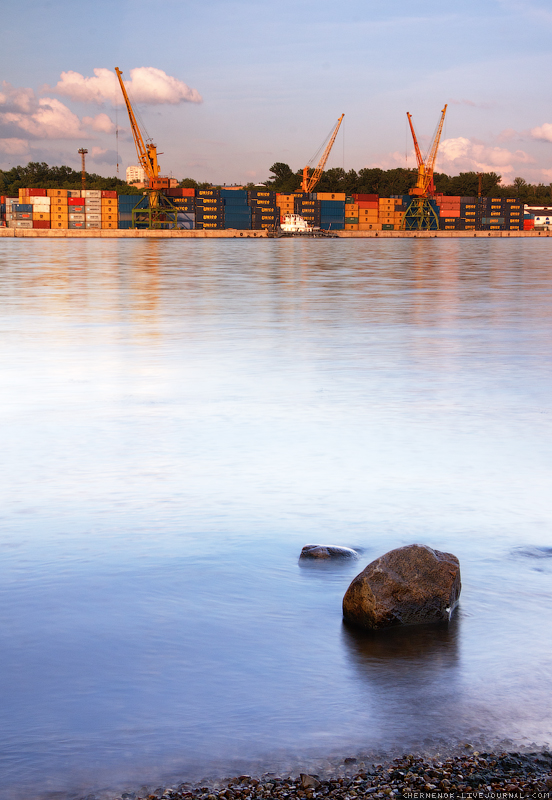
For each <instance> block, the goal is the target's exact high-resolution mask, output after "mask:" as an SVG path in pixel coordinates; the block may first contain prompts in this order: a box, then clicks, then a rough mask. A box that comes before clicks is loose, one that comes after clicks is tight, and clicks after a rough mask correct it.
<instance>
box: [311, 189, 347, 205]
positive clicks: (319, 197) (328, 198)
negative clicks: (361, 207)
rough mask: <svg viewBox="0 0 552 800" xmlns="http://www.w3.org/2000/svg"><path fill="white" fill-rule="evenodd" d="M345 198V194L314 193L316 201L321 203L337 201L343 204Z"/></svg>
mask: <svg viewBox="0 0 552 800" xmlns="http://www.w3.org/2000/svg"><path fill="white" fill-rule="evenodd" d="M346 197H347V195H346V194H345V192H334V193H331V192H317V193H316V198H317V200H323V201H326V202H328V201H332V200H338V201H340V202H342V203H344V202H345V198H346Z"/></svg>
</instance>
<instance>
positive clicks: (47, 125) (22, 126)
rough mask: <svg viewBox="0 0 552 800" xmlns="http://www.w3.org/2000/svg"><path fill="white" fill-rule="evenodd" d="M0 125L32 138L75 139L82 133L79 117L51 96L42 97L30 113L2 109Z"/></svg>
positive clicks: (0, 111) (0, 107)
mask: <svg viewBox="0 0 552 800" xmlns="http://www.w3.org/2000/svg"><path fill="white" fill-rule="evenodd" d="M1 109H2V106H0V126H1V127H2V128H3V129H4V130H8V131H19V132H21V131H23V132H24V133H25V134H26V135H27V136H29V137H31V138H34V139H77V138H80V137H81V136H83V135H84V130H83V128H82V125H81V121H80V119H79V118H78V117H77V115H76V114H73V112H72V111H70V110H69V109H68V108H67V106H66V105H64V104H63V103H62V102H61V101H60V100H57V99H56V98H53V97H42V98H41V99H40V100H38V103H37V105H36V107H35V109H34V110H33V111H31V112H30V113H25V112H19V111H2V110H1Z"/></svg>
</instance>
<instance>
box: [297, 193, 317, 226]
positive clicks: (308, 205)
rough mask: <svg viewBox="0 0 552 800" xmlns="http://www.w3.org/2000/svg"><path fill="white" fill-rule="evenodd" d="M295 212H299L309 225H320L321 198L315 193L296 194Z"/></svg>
mask: <svg viewBox="0 0 552 800" xmlns="http://www.w3.org/2000/svg"><path fill="white" fill-rule="evenodd" d="M293 210H294V213H295V214H299V215H300V216H301V217H303V219H305V220H306V221H307V222H308V223H309V225H312V226H313V227H316V228H319V227H320V211H321V209H320V200H318V199H317V197H316V195H315V194H307V193H299V192H297V193H296V194H295V201H294V209H293Z"/></svg>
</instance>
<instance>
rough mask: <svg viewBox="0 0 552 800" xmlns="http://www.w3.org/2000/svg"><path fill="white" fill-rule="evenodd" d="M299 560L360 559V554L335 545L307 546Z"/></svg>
mask: <svg viewBox="0 0 552 800" xmlns="http://www.w3.org/2000/svg"><path fill="white" fill-rule="evenodd" d="M299 558H302V559H304V558H315V559H329V558H358V553H357V552H356V550H352V549H351V548H350V547H339V546H337V545H333V544H306V545H305V546H304V547H303V549H302V550H301V555H300V556H299Z"/></svg>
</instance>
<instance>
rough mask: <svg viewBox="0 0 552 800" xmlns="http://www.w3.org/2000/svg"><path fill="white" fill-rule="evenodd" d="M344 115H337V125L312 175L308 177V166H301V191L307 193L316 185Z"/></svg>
mask: <svg viewBox="0 0 552 800" xmlns="http://www.w3.org/2000/svg"><path fill="white" fill-rule="evenodd" d="M344 116H345V114H342V115H341V116H340V117H339V119H338V120H337V125H336V126H335V128H334V131H333V133H332V135H331V137H330V141H329V142H328V145H327V147H326V149H325V150H324V153H323V155H322V158H321V159H320V161H319V162H318V165H317V166H316V168H315V170H314V172H313V173H312V175H311V176H310V177H309V167H308V165H307V166H306V167H304V168H303V180H302V181H301V191H302V192H307V193H309V192H312V190H313V189H314V187H315V186H316V184H317V183H318V181H319V180H320V177H321V175H322V173H323V172H324V167H325V166H326V161H327V160H328V157H329V155H330V152H331V149H332V147H333V145H334V142H335V139H336V136H337V134H338V131H339V128H340V126H341V123H342V121H343V117H344Z"/></svg>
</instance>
